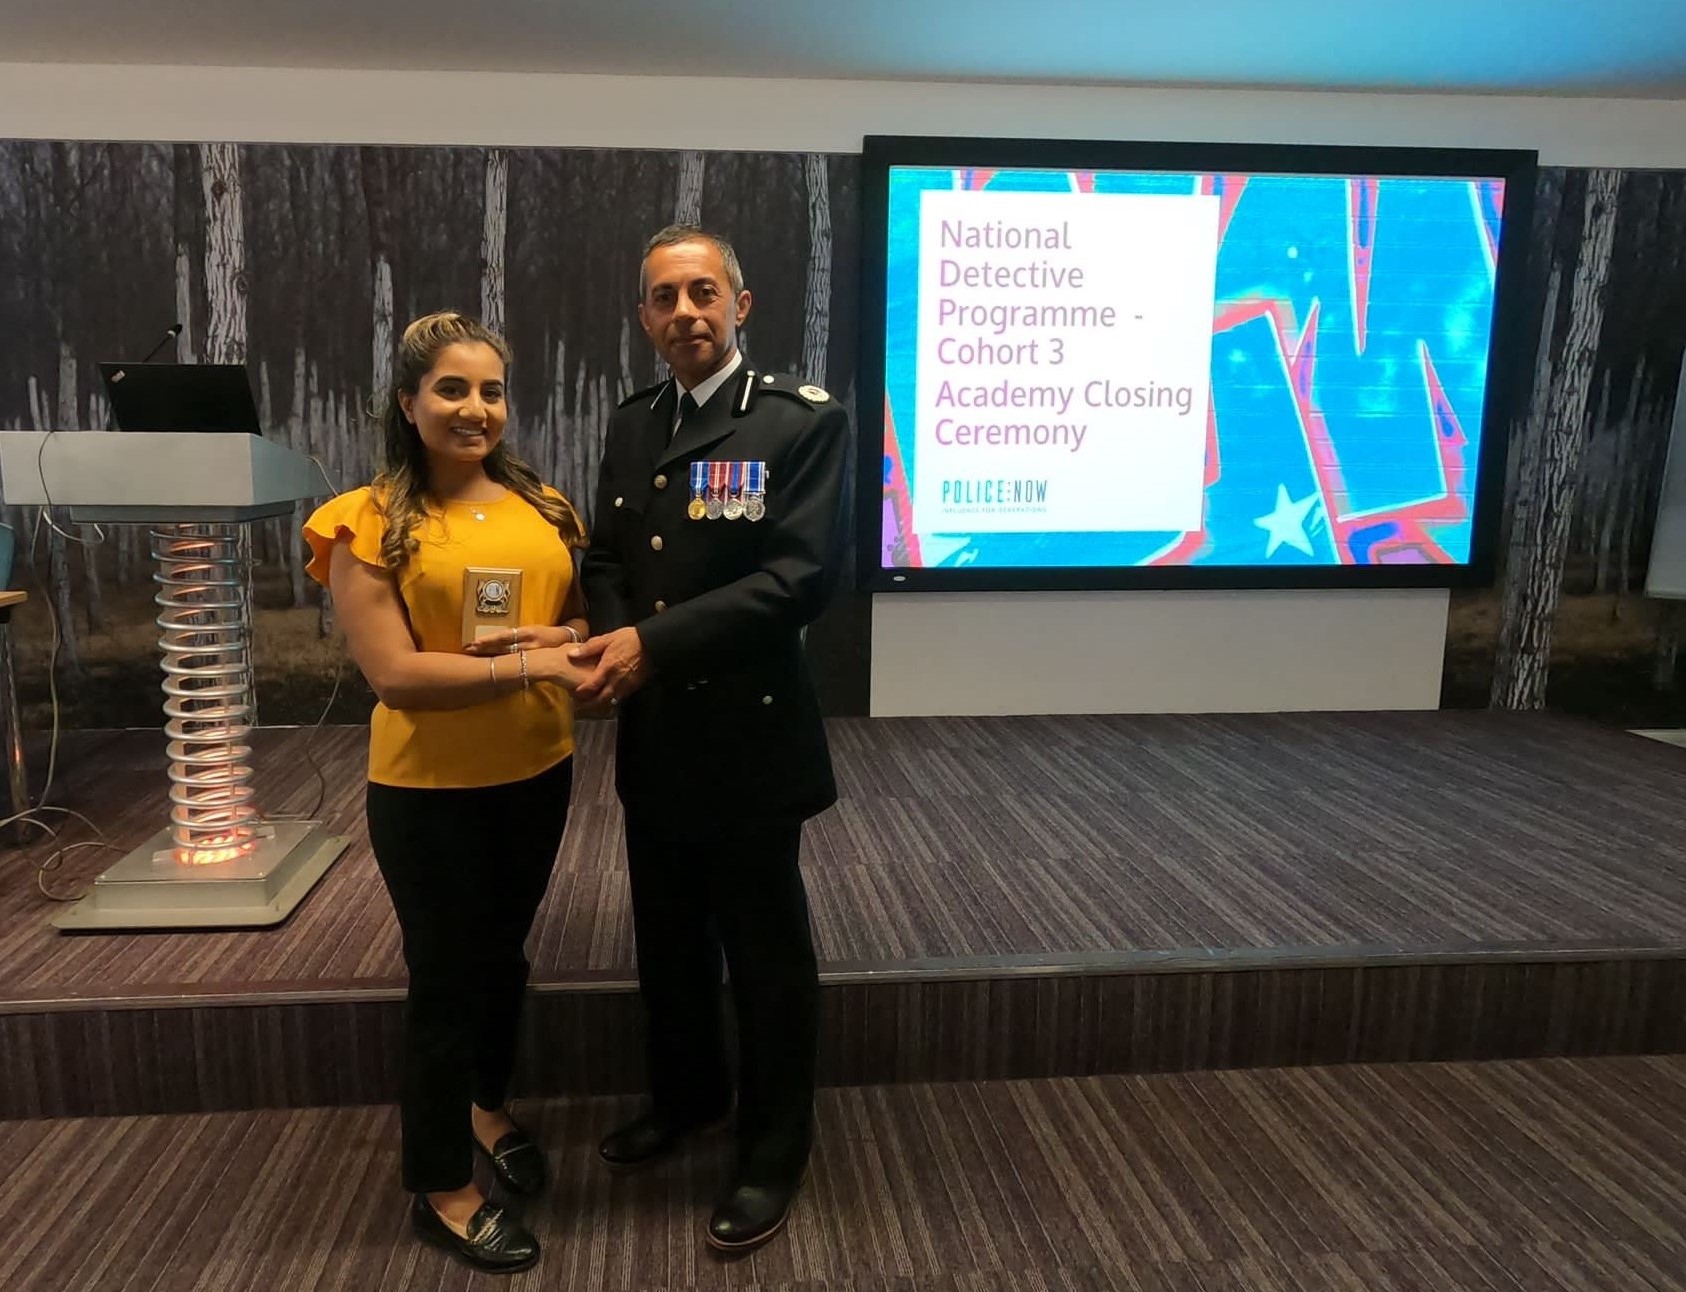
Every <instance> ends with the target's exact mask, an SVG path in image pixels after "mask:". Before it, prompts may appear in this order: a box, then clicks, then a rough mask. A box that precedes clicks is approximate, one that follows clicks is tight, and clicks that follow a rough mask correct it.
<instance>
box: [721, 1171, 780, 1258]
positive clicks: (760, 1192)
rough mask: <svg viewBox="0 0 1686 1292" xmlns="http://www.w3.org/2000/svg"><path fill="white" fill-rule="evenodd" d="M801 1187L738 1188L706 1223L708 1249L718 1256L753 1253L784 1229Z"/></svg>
mask: <svg viewBox="0 0 1686 1292" xmlns="http://www.w3.org/2000/svg"><path fill="white" fill-rule="evenodd" d="M801 1187H802V1180H801V1178H800V1177H798V1178H797V1179H796V1180H795V1181H793V1182H791V1183H788V1184H740V1185H738V1186H737V1187H736V1188H735V1189H733V1190H732V1192H731V1193H729V1194H727V1195H726V1197H724V1198H722V1199H721V1200H720V1202H719V1203H718V1205H716V1206H715V1208H714V1214H713V1215H712V1216H710V1217H709V1221H708V1245H709V1246H710V1247H712V1248H714V1249H715V1250H716V1251H720V1252H733V1253H741V1252H748V1251H753V1250H754V1249H755V1248H757V1247H759V1246H761V1244H763V1243H765V1242H766V1241H767V1240H768V1239H770V1238H773V1237H774V1236H775V1235H777V1234H778V1232H779V1230H781V1229H783V1228H784V1222H785V1221H786V1220H788V1219H789V1218H790V1207H791V1204H792V1203H793V1202H795V1201H796V1194H797V1191H798V1190H799V1189H801Z"/></svg>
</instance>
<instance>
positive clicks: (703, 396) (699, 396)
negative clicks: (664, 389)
mask: <svg viewBox="0 0 1686 1292" xmlns="http://www.w3.org/2000/svg"><path fill="white" fill-rule="evenodd" d="M741 367H743V351H742V350H736V349H734V350H733V351H732V357H731V358H730V359H728V360H727V361H726V366H725V367H724V368H722V369H720V371H719V372H717V373H715V374H714V375H713V376H712V377H708V378H706V379H704V380H703V381H699V382H698V383H697V385H696V389H694V390H692V391H691V392H690V395H691V398H692V399H694V400H696V401H697V407H698V408H701V407H702V406H703V405H704V404H706V403H708V401H709V398H710V397H711V396H712V395H713V394H714V392H715V391H717V390H719V389H720V387H722V386H724V385H725V384H726V383H727V382H728V381H730V380H731V379H732V374H733V373H734V372H736V371H737V370H738V369H739V368H741ZM673 385H674V389H676V390H677V391H678V392H679V394H681V395H683V394H685V393H686V392H685V386H684V383H682V382H681V381H680V380H679V378H677V377H675V378H674V379H673ZM673 421H674V425H676V426H677V425H678V423H679V401H678V399H677V397H676V398H675V399H674V401H673Z"/></svg>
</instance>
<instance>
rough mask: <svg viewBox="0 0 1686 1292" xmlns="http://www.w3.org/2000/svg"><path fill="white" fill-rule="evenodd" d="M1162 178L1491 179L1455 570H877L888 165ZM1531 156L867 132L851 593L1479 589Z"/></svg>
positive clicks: (1499, 447) (1521, 316) (1513, 380)
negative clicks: (1482, 366)
mask: <svg viewBox="0 0 1686 1292" xmlns="http://www.w3.org/2000/svg"><path fill="white" fill-rule="evenodd" d="M898 166H930V167H980V168H990V169H1037V170H1166V171H1189V172H1195V173H1214V172H1216V173H1224V172H1228V173H1232V174H1233V173H1240V174H1270V173H1276V174H1294V175H1319V174H1338V175H1377V176H1382V177H1390V176H1413V175H1423V176H1436V177H1453V178H1456V177H1460V176H1469V177H1471V178H1502V179H1503V180H1504V181H1505V202H1504V213H1503V216H1502V217H1501V221H1500V226H1499V254H1498V261H1497V264H1496V271H1495V281H1494V298H1493V321H1492V330H1491V341H1490V348H1489V356H1490V361H1489V366H1488V373H1487V385H1486V397H1485V401H1484V404H1483V407H1482V412H1481V447H1480V452H1479V454H1478V456H1477V459H1476V484H1475V496H1474V501H1473V516H1472V524H1471V532H1470V557H1469V560H1468V561H1467V562H1464V563H1461V564H1456V565H1292V566H1289V565H1285V566H1267V565H1224V566H1198V565H1181V566H1141V565H1130V566H1049V567H1029V566H992V567H987V568H980V567H977V566H962V567H954V568H944V567H935V568H914V567H893V568H885V567H882V566H880V564H879V560H880V555H881V553H882V551H883V537H884V535H883V525H884V505H883V499H884V493H883V486H882V481H883V478H884V399H885V390H884V348H885V307H886V282H885V278H886V266H887V255H888V233H889V228H888V226H889V178H890V171H891V169H892V168H893V167H898ZM1538 169H1539V156H1538V153H1537V152H1535V151H1533V150H1528V149H1478V148H1416V147H1369V146H1363V145H1359V146H1353V145H1338V144H1264V143H1178V142H1169V141H1166V142H1126V141H1119V140H1076V139H1004V138H967V137H964V136H946V135H945V136H935V135H869V136H867V137H866V138H865V139H864V141H863V145H862V150H861V189H860V191H861V279H860V322H859V341H860V347H859V358H858V370H857V371H858V374H859V384H858V387H857V390H858V397H857V400H856V408H857V410H858V412H857V426H856V431H857V449H858V457H857V464H856V466H857V470H856V475H855V480H856V497H855V505H856V515H855V536H856V552H855V558H856V559H855V575H856V586H857V587H858V589H859V590H861V591H863V592H921V591H923V592H962V591H965V592H1032V591H1115V590H1128V589H1142V590H1174V589H1205V590H1236V591H1246V590H1264V589H1370V588H1376V589H1382V588H1479V587H1488V586H1491V585H1492V583H1493V581H1494V578H1495V575H1496V571H1497V565H1498V540H1499V522H1500V512H1501V510H1502V508H1503V504H1504V483H1505V462H1506V457H1507V454H1508V452H1509V439H1510V436H1509V430H1510V426H1511V424H1512V420H1513V416H1514V412H1515V405H1516V401H1517V397H1518V392H1519V390H1520V389H1521V387H1522V385H1523V382H1522V377H1523V375H1524V370H1525V369H1526V370H1529V371H1531V369H1532V364H1533V353H1532V351H1533V346H1532V345H1531V344H1529V343H1528V341H1527V338H1526V323H1527V315H1526V303H1525V299H1524V290H1525V284H1524V281H1523V279H1524V274H1525V273H1526V266H1527V257H1528V244H1529V238H1530V233H1531V229H1532V224H1533V211H1534V191H1535V186H1536V183H1537V176H1538Z"/></svg>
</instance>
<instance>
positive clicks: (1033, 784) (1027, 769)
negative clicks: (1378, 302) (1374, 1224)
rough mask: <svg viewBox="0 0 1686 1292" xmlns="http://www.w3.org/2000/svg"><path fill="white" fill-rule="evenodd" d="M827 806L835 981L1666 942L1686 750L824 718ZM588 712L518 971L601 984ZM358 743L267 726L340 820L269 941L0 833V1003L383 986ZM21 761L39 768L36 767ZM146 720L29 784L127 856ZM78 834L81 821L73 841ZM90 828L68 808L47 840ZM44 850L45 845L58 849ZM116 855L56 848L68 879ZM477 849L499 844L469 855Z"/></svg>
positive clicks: (1442, 732) (625, 926)
mask: <svg viewBox="0 0 1686 1292" xmlns="http://www.w3.org/2000/svg"><path fill="white" fill-rule="evenodd" d="M831 733H832V741H833V746H834V750H835V754H836V760H837V764H838V774H839V779H840V783H841V787H842V799H841V802H840V803H839V804H838V805H837V807H836V808H834V809H833V810H832V811H830V812H828V813H826V814H825V815H824V816H822V817H821V818H819V819H818V820H816V821H815V822H813V823H812V824H811V826H810V828H809V832H808V844H807V853H806V861H805V865H806V870H807V875H808V882H809V886H810V891H811V895H812V902H813V911H814V921H815V927H816V934H817V938H818V943H819V949H820V954H821V958H822V961H823V962H824V963H825V965H826V966H827V968H828V969H829V970H832V971H842V970H845V969H849V968H860V967H863V966H871V967H886V966H889V967H894V966H898V965H901V966H907V965H920V964H931V963H943V962H950V961H955V960H959V959H965V958H968V957H972V958H980V957H981V958H989V957H997V958H1004V959H1011V958H1013V957H1027V958H1031V959H1035V958H1039V957H1040V958H1046V957H1060V956H1090V955H1106V954H1116V953H1128V952H1137V951H1165V950H1189V949H1227V950H1235V949H1266V950H1270V949H1276V950H1283V951H1293V950H1295V949H1310V950H1313V951H1316V950H1331V949H1335V950H1340V949H1352V950H1354V951H1355V952H1374V951H1385V950H1390V949H1403V950H1411V951H1417V950H1430V951H1438V950H1454V951H1455V950H1459V949H1468V948H1492V947H1508V948H1524V949H1525V948H1551V949H1574V948H1577V947H1587V948H1637V949H1641V950H1643V949H1646V948H1674V949H1679V948H1686V809H1683V807H1682V805H1683V804H1686V750H1681V749H1677V748H1672V747H1670V746H1667V745H1664V744H1661V743H1658V742H1654V741H1649V740H1644V739H1641V738H1639V737H1636V736H1631V735H1627V734H1625V733H1620V732H1614V731H1609V730H1606V729H1602V728H1598V727H1594V726H1591V725H1587V724H1582V723H1578V722H1573V721H1569V720H1564V719H1559V718H1555V717H1550V716H1545V715H1538V714H1535V715H1500V714H1487V713H1430V714H1410V715H1303V716H1248V717H1130V718H1122V717H1121V718H1106V717H1062V718H1005V719H941V720H923V719H909V720H866V719H848V720H840V721H836V722H834V723H833V724H832V726H831ZM610 734H611V733H610V731H609V730H608V729H607V728H606V727H605V726H604V725H603V724H597V723H592V724H584V726H583V729H582V743H581V750H580V754H579V770H578V776H577V779H576V795H575V801H574V808H573V813H572V818H571V821H570V824H569V829H568V834H567V837H566V840H565V842H564V845H563V850H562V855H561V858H560V861H559V863H558V867H557V870H556V874H555V877H554V880H553V882H552V884H551V888H550V893H549V896H548V898H547V900H546V902H545V905H544V908H543V910H542V912H541V914H540V918H539V921H538V924H537V927H536V929H535V932H534V938H533V946H532V951H533V962H534V979H535V982H538V983H541V984H542V983H563V982H567V983H571V982H581V981H624V980H626V979H628V978H630V977H631V974H632V966H633V949H632V934H631V920H630V913H629V910H628V905H627V887H626V880H625V876H624V873H623V868H622V864H621V853H620V845H619V839H618V830H619V820H620V818H619V809H618V806H617V805H616V803H615V801H614V795H613V791H612V775H611V767H610V760H609V737H610ZM365 740H366V731H365V730H364V729H362V728H329V729H327V730H324V731H323V732H321V733H319V734H318V735H317V736H316V737H315V738H314V739H312V738H310V736H309V733H307V732H303V731H264V732H260V733H259V736H258V739H257V742H256V744H257V751H258V752H257V770H258V784H259V785H260V786H261V787H262V793H263V803H264V806H265V808H266V810H268V811H271V812H274V813H277V814H286V813H296V812H300V811H304V810H307V809H309V808H310V807H311V806H312V805H313V803H314V802H315V801H316V799H317V798H318V796H319V782H318V779H317V777H316V776H315V774H314V773H313V771H312V769H311V766H310V763H309V761H307V755H308V757H309V758H313V759H314V760H316V762H318V763H319V764H320V765H321V767H322V768H323V769H324V770H325V779H326V786H327V793H326V796H325V800H324V802H323V804H322V815H323V816H324V818H325V819H326V820H327V821H328V823H329V824H330V826H331V827H332V828H333V829H334V830H335V831H337V832H343V833H349V834H351V835H353V836H354V840H355V841H354V843H353V845H352V847H351V848H350V850H349V851H348V853H347V854H346V856H345V857H344V858H343V860H342V861H341V862H340V863H339V864H338V866H337V867H336V868H335V869H334V870H333V871H332V872H331V873H330V875H329V876H328V877H327V879H326V880H324V881H323V883H322V884H321V885H320V887H319V888H318V889H317V891H316V892H315V893H314V894H312V896H311V897H310V898H309V900H308V901H307V902H306V903H305V905H304V906H303V907H302V908H301V910H300V911H299V912H298V913H297V914H296V915H295V916H294V918H293V919H292V920H291V921H290V922H289V923H288V924H287V925H286V926H284V927H282V928H280V929H276V930H267V931H256V932H229V933H209V934H207V933H194V934H174V933H151V934H142V935H122V934H116V935H114V934H100V935H82V936H70V935H63V934H59V933H57V932H55V931H53V930H52V929H51V928H50V927H49V924H48V921H49V919H50V918H51V917H52V915H53V914H54V913H55V909H56V908H55V905H54V903H53V902H51V901H49V900H48V899H47V898H45V897H43V896H42V895H41V893H40V892H39V891H38V888H37V876H36V873H35V872H36V866H37V865H38V863H39V862H40V861H41V860H42V859H43V858H44V857H45V856H46V855H47V854H48V853H49V852H50V850H51V848H52V847H53V846H54V845H53V844H50V843H45V842H43V843H41V844H36V845H31V846H29V847H27V848H18V847H11V848H8V849H6V850H4V851H0V1006H3V1005H4V1003H5V1002H7V1001H11V1002H30V1001H36V1002H39V1001H50V1000H59V999H65V998H70V997H90V996H93V997H114V998H122V997H146V998H152V997H157V996H161V995H176V994H201V995H206V994H208V995H214V994H217V993H221V992H229V991H237V990H251V989H254V988H268V989H282V988H323V989H338V988H364V989H371V990H380V989H389V988H395V987H397V986H398V985H400V984H401V982H402V964H401V960H400V957H399V944H398V934H397V928H396V925H395V924H394V921H393V918H392V913H391V909H390V906H389V904H388V902H387V899H386V896H385V893H384V891H383V889H382V887H381V884H380V880H379V876H378V874H377V873H376V871H375V868H374V865H373V862H372V859H371V857H370V855H369V851H368V845H367V841H366V838H365V836H364V832H363V827H362V760H363V754H364V743H365ZM37 762H38V763H39V760H37ZM162 763H163V759H162V749H161V740H160V737H159V735H158V733H156V732H123V733H104V734H81V733H73V734H71V735H70V736H68V737H67V738H66V740H65V744H64V748H63V750H62V751H61V755H60V771H59V783H58V789H57V791H56V792H55V799H56V800H57V801H58V802H60V803H63V804H65V805H67V806H70V807H74V808H76V809H78V810H79V811H81V812H83V813H85V814H86V815H87V816H89V817H90V818H92V820H93V821H95V822H96V823H98V824H99V825H100V826H101V827H102V828H103V830H104V831H105V834H106V836H107V838H108V839H109V840H110V841H111V842H112V843H113V844H114V845H116V846H118V847H120V848H127V847H129V846H132V845H133V844H135V843H136V842H138V841H140V840H141V839H143V838H145V837H146V836H147V835H148V834H150V833H151V832H152V831H153V830H154V829H156V828H157V826H158V825H159V824H160V823H161V821H162V819H163V803H164V799H163V788H164V781H163V770H162ZM78 831H81V833H80V834H79V833H78ZM79 837H91V836H90V835H88V834H87V833H86V831H85V830H83V828H82V827H80V826H79V825H71V826H70V827H68V828H67V832H66V833H65V835H64V836H63V840H69V839H75V838H79ZM63 840H61V842H62V841H63ZM117 855H118V853H117V852H115V851H107V852H104V853H102V852H100V851H98V850H95V849H83V850H79V851H77V852H73V853H71V854H70V856H69V858H68V859H67V863H66V865H65V867H64V868H63V870H61V871H59V872H57V873H54V874H52V875H50V876H48V877H47V878H48V881H49V883H50V885H51V886H53V887H55V888H56V889H58V890H61V891H71V892H74V891H76V889H77V888H78V886H79V885H80V884H84V883H85V882H86V881H87V880H88V879H89V878H91V876H92V875H93V874H94V873H96V872H97V870H98V869H100V868H101V867H102V865H103V864H109V861H111V860H113V859H115V857H116V856H117ZM465 864H478V865H491V864H495V859H489V858H471V859H465Z"/></svg>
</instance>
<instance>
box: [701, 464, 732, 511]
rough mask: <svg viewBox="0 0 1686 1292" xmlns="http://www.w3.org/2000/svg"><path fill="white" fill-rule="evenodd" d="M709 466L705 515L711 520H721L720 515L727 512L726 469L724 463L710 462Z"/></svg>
mask: <svg viewBox="0 0 1686 1292" xmlns="http://www.w3.org/2000/svg"><path fill="white" fill-rule="evenodd" d="M707 466H708V501H707V502H706V503H705V504H704V514H705V515H707V517H708V518H709V519H710V520H719V519H720V513H721V512H723V511H725V510H726V467H727V464H726V463H724V462H710V463H708V464H707Z"/></svg>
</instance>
